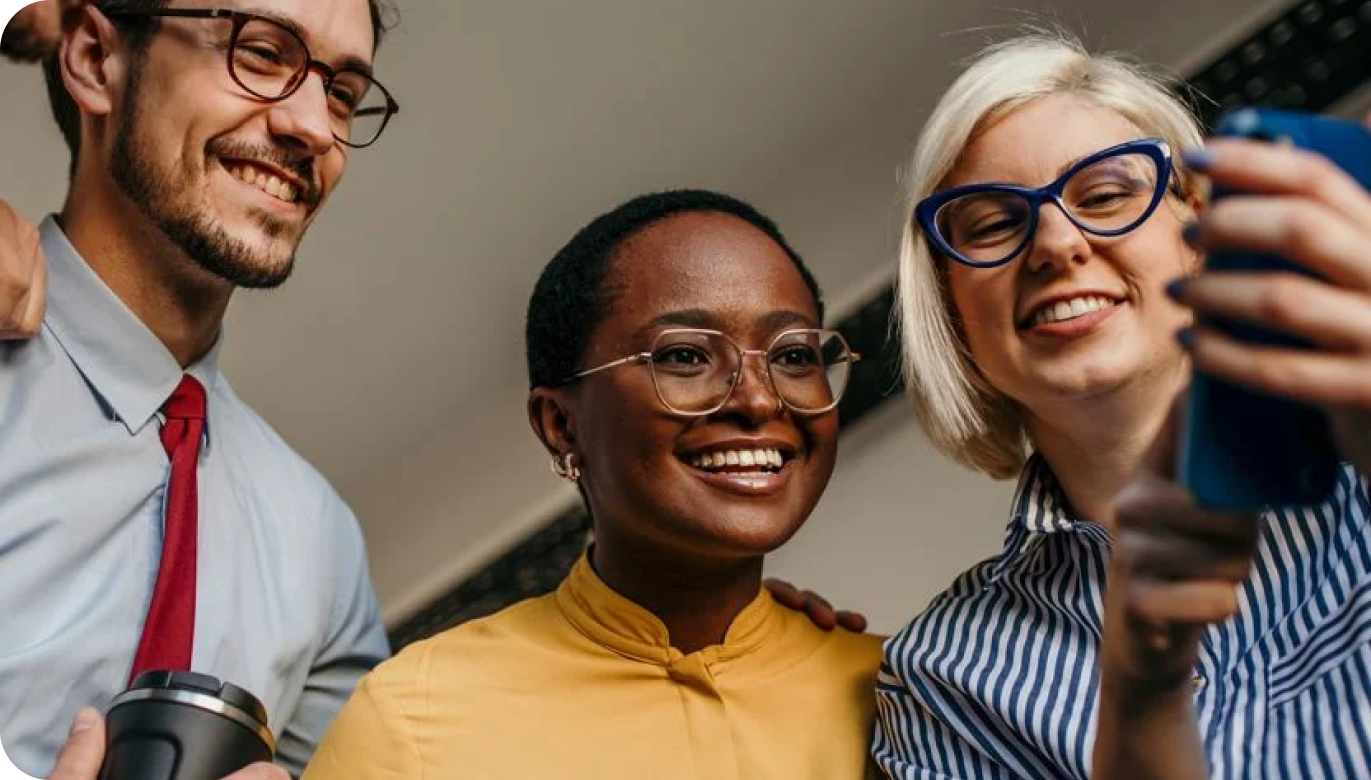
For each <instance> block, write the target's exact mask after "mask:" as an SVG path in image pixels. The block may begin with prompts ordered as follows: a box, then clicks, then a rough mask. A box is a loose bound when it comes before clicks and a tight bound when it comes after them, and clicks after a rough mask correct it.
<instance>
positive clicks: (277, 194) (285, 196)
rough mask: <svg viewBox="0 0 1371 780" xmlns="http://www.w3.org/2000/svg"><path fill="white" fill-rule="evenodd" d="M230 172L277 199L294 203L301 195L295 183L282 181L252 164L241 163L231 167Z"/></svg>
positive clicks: (238, 178) (239, 179)
mask: <svg viewBox="0 0 1371 780" xmlns="http://www.w3.org/2000/svg"><path fill="white" fill-rule="evenodd" d="M228 172H229V174H230V175H231V176H233V178H235V179H237V180H238V181H241V182H243V183H244V184H250V185H252V186H254V187H256V188H257V189H259V190H261V191H262V192H265V193H266V194H268V195H270V196H272V197H273V198H276V199H277V200H283V201H286V202H287V203H294V202H295V199H296V197H297V196H298V195H299V192H298V191H297V190H296V188H295V185H293V184H291V183H289V182H285V181H281V179H279V178H278V177H276V176H273V175H271V174H268V173H264V172H262V171H260V170H258V169H256V168H254V167H252V166H250V165H240V166H238V167H236V168H229V169H228Z"/></svg>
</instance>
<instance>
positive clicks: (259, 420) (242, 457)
mask: <svg viewBox="0 0 1371 780" xmlns="http://www.w3.org/2000/svg"><path fill="white" fill-rule="evenodd" d="M210 403H211V404H214V403H218V404H220V408H221V409H223V410H224V414H223V415H222V417H220V420H219V421H221V422H222V429H215V428H213V423H214V420H213V419H212V421H211V429H210V437H211V438H210V441H211V447H213V446H215V445H217V444H223V445H224V446H226V447H228V448H229V449H230V450H232V451H233V452H232V454H233V456H234V465H235V466H237V465H241V466H242V467H244V468H247V469H249V470H250V471H251V472H252V474H251V476H252V477H254V480H253V483H254V484H256V485H258V486H265V485H271V484H277V485H282V486H286V487H288V488H289V491H288V492H289V494H290V495H291V496H293V497H295V498H296V499H297V500H300V501H305V502H308V503H310V504H315V505H318V506H319V507H320V509H321V511H323V512H325V513H327V514H328V515H331V516H335V515H336V516H338V517H340V518H342V519H351V518H352V514H351V510H349V509H348V507H347V505H346V504H345V503H344V502H343V499H342V497H341V496H340V495H339V494H338V491H337V490H335V489H334V487H333V485H332V484H330V483H329V481H328V479H327V478H326V477H324V475H323V474H322V473H321V472H320V471H319V469H317V468H316V467H315V466H314V464H312V463H310V462H309V460H308V459H306V458H305V456H304V455H302V454H300V452H299V451H298V450H296V449H295V448H294V447H293V446H292V445H291V444H290V443H289V442H287V441H286V440H285V438H284V437H282V436H281V434H280V433H278V432H277V430H276V429H275V427H273V426H272V425H271V423H269V422H267V420H266V419H265V418H264V417H262V415H261V414H259V413H258V412H257V410H256V409H253V408H252V407H251V406H250V405H249V404H248V403H247V402H246V401H244V400H243V399H242V398H241V397H240V396H239V395H238V393H237V392H236V391H235V390H234V388H233V385H232V383H231V382H229V380H228V378H227V377H226V376H224V375H222V374H221V375H220V376H219V377H218V379H217V381H216V382H215V385H214V390H213V395H212V397H211V400H210Z"/></svg>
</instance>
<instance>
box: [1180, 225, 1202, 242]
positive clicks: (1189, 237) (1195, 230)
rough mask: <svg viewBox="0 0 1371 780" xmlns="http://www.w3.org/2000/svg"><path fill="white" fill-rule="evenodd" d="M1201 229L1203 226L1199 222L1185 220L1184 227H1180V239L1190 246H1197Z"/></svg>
mask: <svg viewBox="0 0 1371 780" xmlns="http://www.w3.org/2000/svg"><path fill="white" fill-rule="evenodd" d="M1202 231H1203V228H1202V227H1201V226H1200V223H1198V222H1193V221H1192V222H1187V223H1185V227H1183V228H1181V239H1183V240H1184V241H1185V243H1187V244H1189V245H1190V246H1197V245H1198V244H1199V241H1200V233H1201V232H1202Z"/></svg>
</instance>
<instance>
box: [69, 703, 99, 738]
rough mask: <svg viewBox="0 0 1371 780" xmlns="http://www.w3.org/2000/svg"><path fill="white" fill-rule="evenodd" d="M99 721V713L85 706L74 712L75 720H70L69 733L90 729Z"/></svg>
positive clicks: (78, 732)
mask: <svg viewBox="0 0 1371 780" xmlns="http://www.w3.org/2000/svg"><path fill="white" fill-rule="evenodd" d="M99 722H100V713H98V712H96V711H95V710H93V709H91V708H89V707H86V708H85V709H83V710H81V711H80V712H78V713H76V720H74V721H72V724H71V733H72V734H80V733H81V732H83V731H90V730H91V729H93V728H95V724H96V723H99Z"/></svg>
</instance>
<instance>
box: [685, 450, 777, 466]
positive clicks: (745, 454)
mask: <svg viewBox="0 0 1371 780" xmlns="http://www.w3.org/2000/svg"><path fill="white" fill-rule="evenodd" d="M690 465H692V466H694V467H695V468H697V469H722V468H723V467H725V466H736V467H738V468H744V469H752V468H762V469H778V470H779V469H781V468H783V467H784V466H785V456H783V455H781V451H780V450H778V449H775V448H774V447H773V448H767V449H757V450H728V451H725V452H710V453H705V454H704V455H696V456H694V457H692V458H691V459H690Z"/></svg>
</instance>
